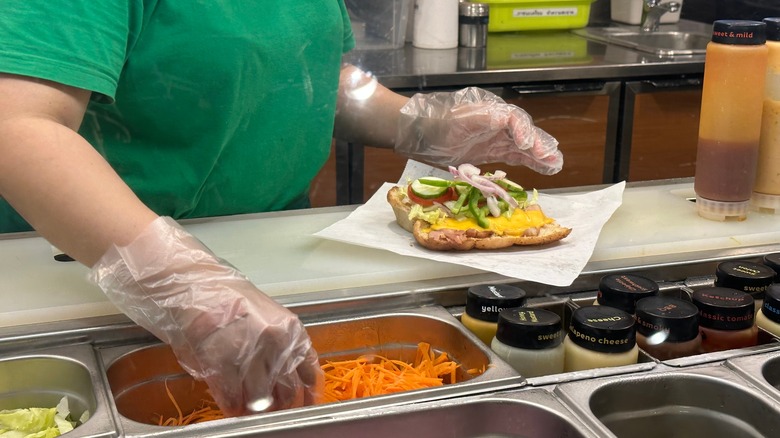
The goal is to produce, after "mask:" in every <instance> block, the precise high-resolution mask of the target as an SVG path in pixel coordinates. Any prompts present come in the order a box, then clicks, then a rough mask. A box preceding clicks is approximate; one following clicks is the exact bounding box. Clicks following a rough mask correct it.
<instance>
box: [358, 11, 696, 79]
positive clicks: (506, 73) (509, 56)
mask: <svg viewBox="0 0 780 438" xmlns="http://www.w3.org/2000/svg"><path fill="white" fill-rule="evenodd" d="M634 27H636V26H634ZM661 30H688V31H696V32H701V33H709V32H710V25H707V24H704V23H697V22H693V21H687V20H681V21H680V22H679V23H677V24H665V25H662V26H661ZM345 60H346V61H348V62H350V63H352V64H355V65H357V66H359V67H361V68H363V69H365V70H367V71H369V72H371V73H373V74H374V75H376V77H377V78H378V79H379V81H380V82H381V83H382V84H383V85H385V86H387V87H389V88H392V89H396V90H414V89H423V88H424V89H431V88H437V87H456V86H464V85H492V84H501V83H518V82H550V81H573V80H583V79H602V80H611V79H628V78H646V77H657V76H667V75H685V74H700V73H702V72H703V71H704V55H691V56H675V57H662V56H655V55H652V54H648V53H643V52H639V51H636V50H632V49H627V48H623V47H619V46H615V45H608V44H603V43H600V42H595V41H590V40H587V39H585V38H584V37H581V36H579V35H576V34H575V33H573V32H572V31H568V30H561V31H549V32H548V31H540V32H515V33H491V34H489V36H488V42H487V47H485V48H484V49H470V48H463V47H460V48H456V49H447V50H430V49H418V48H415V47H413V46H412V45H411V44H410V43H407V44H406V45H405V46H404V47H403V48H400V49H395V50H354V51H352V52H350V53H349V54H347V55H346V58H345Z"/></svg>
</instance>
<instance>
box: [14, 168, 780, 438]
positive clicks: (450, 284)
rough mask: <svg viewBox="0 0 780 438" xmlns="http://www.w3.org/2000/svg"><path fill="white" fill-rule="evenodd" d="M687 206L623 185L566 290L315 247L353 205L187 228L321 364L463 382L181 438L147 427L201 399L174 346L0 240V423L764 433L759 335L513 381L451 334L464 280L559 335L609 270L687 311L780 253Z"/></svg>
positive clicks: (477, 347) (769, 344)
mask: <svg viewBox="0 0 780 438" xmlns="http://www.w3.org/2000/svg"><path fill="white" fill-rule="evenodd" d="M591 190H593V187H580V188H571V189H566V190H560V191H558V193H577V192H587V191H591ZM692 195H693V192H692V181H690V180H669V181H657V182H653V183H637V184H628V185H627V187H626V189H625V191H624V196H623V203H622V205H621V206H620V207H619V208H618V210H617V211H616V212H615V214H614V215H613V216H612V218H611V219H610V220H609V222H607V224H606V226H605V227H604V229H603V231H602V233H601V235H600V236H599V240H598V242H597V244H596V248H595V250H594V252H593V255H592V257H591V259H590V261H589V262H588V264H587V265H586V267H585V269H584V270H583V272H582V275H581V276H580V277H579V278H578V279H577V280H575V281H574V283H573V284H571V285H570V286H566V287H550V286H547V285H544V284H541V283H530V282H522V281H520V282H518V281H517V280H514V279H511V278H505V277H502V276H499V275H496V274H492V273H489V272H483V271H477V270H470V269H464V268H463V267H459V266H454V265H449V264H443V263H435V262H431V261H428V260H425V259H422V258H408V257H401V256H397V255H395V254H394V253H390V252H387V251H383V250H379V249H371V248H363V247H356V246H353V245H348V244H343V243H339V242H335V241H329V240H324V239H321V238H317V237H314V236H312V234H313V233H315V232H317V231H319V230H321V229H322V228H324V227H326V226H327V225H329V224H331V223H333V222H335V221H338V220H340V219H342V218H344V217H346V216H347V215H349V213H350V212H351V211H352V210H353V209H354V208H355V207H354V206H352V207H336V208H325V209H312V210H304V211H297V212H281V213H268V214H257V215H245V216H235V217H227V218H212V219H207V220H198V221H190V222H187V223H186V227H187V228H188V229H190V230H191V231H192V232H193V233H194V234H195V235H197V236H198V237H200V238H201V239H202V240H203V241H204V242H206V243H207V244H208V245H209V246H211V247H212V249H214V250H215V252H216V253H217V254H218V255H220V256H222V257H224V258H226V259H227V260H229V261H231V262H233V263H234V264H235V265H236V266H238V267H239V268H240V269H241V270H243V271H244V272H246V273H247V274H248V275H249V277H250V278H251V279H252V280H253V281H255V282H256V283H257V284H258V285H259V286H260V287H261V289H263V290H265V291H267V292H268V293H269V294H270V295H272V296H274V297H275V298H276V299H277V300H278V301H280V302H282V303H283V304H285V305H286V306H288V307H290V308H291V309H292V310H294V311H295V312H296V313H298V314H299V315H300V316H301V319H302V321H303V322H304V324H305V325H306V326H307V329H308V330H309V333H310V334H311V336H312V340H313V343H314V345H315V348H316V349H317V351H318V352H319V353H320V355H321V357H322V358H324V359H327V358H341V357H347V356H354V355H356V354H360V353H371V354H382V355H390V354H394V355H400V356H401V357H409V355H410V354H411V352H412V351H413V350H414V348H415V347H416V345H417V344H418V343H419V342H427V343H430V345H431V346H432V347H433V348H434V349H436V350H437V351H441V352H446V353H448V355H449V356H450V357H451V358H452V359H453V360H455V361H457V362H458V363H459V364H460V365H461V366H462V370H469V371H468V372H466V373H461V374H460V375H459V376H458V379H457V381H456V382H454V383H448V384H445V385H444V386H440V387H436V388H430V389H422V390H416V391H406V392H401V393H396V394H391V395H383V396H374V397H368V398H363V399H355V400H350V401H346V402H338V403H327V404H321V405H316V406H310V407H305V408H298V409H291V410H286V411H279V412H273V413H264V414H257V415H250V416H245V417H241V418H229V419H223V420H215V421H210V422H205V423H200V424H194V425H189V426H183V427H164V426H157V425H155V424H153V423H154V418H155V417H156V416H157V415H163V416H165V415H175V410H173V407H172V405H170V404H167V403H165V402H166V398H165V392H164V389H163V388H164V387H165V386H166V385H167V386H168V387H169V389H170V390H171V391H173V392H175V393H176V394H177V396H176V398H177V400H179V403H181V405H182V408H183V409H185V410H186V409H191V408H192V405H191V403H194V402H196V401H198V399H200V398H202V395H203V394H204V392H203V390H204V388H203V386H202V385H200V386H198V383H197V382H195V381H194V380H192V379H191V378H190V377H189V376H187V375H186V373H184V372H183V371H182V370H181V369H180V368H179V367H178V365H177V364H176V361H175V360H174V359H173V356H172V354H171V352H170V350H169V349H168V348H167V347H166V346H165V345H163V344H160V343H159V341H157V340H156V339H154V338H153V337H152V336H151V335H150V334H149V333H147V332H146V331H145V330H143V329H141V328H139V327H137V326H135V325H134V324H133V323H132V322H130V321H129V320H127V318H125V317H124V316H123V315H119V314H117V312H116V310H115V309H113V308H112V307H111V305H110V304H109V303H107V302H106V301H105V298H103V297H102V295H101V294H100V292H99V291H97V290H95V288H94V287H93V286H91V285H89V284H88V283H87V282H86V280H85V277H84V276H85V274H86V269H85V268H83V267H81V266H79V265H77V264H74V263H72V262H58V261H55V260H54V257H53V255H52V248H51V247H50V246H49V245H48V244H47V243H46V242H45V241H44V240H43V239H41V238H39V237H37V236H35V235H33V234H21V235H16V236H7V237H6V238H3V239H0V278H2V284H3V286H2V287H3V297H7V298H8V299H6V300H4V302H3V304H2V305H0V321H2V322H3V323H4V324H3V325H4V327H0V409H7V408H11V407H12V406H13V405H14V404H17V405H18V404H19V403H27V402H28V401H29V400H35V401H39V402H40V401H41V400H43V401H46V402H48V403H56V398H57V397H59V396H62V395H66V396H68V397H69V398H70V399H72V407H71V409H72V411H73V412H74V413H75V414H80V413H81V412H82V411H85V410H88V411H89V412H90V415H91V419H90V420H88V421H87V422H86V423H84V424H83V425H81V426H78V427H77V428H76V429H75V430H74V431H73V432H71V433H70V435H68V436H74V437H77V436H86V437H113V436H128V437H142V436H143V437H145V436H169V437H178V436H182V437H183V436H188V437H189V436H207V435H208V436H214V435H219V436H225V437H229V436H258V437H262V436H274V437H308V436H315V435H317V436H328V437H330V436H334V437H335V436H359V435H361V434H362V433H364V432H365V430H367V429H370V430H371V434H372V435H376V436H388V437H389V436H398V435H400V434H410V435H418V434H422V433H424V434H426V435H429V436H454V437H486V436H533V437H542V436H570V437H604V436H632V437H634V436H649V435H647V433H648V432H649V431H653V433H655V432H658V431H659V430H662V428H664V427H666V426H667V425H673V426H674V427H678V428H679V427H681V428H683V429H682V430H686V431H691V430H692V429H690V428H694V429H695V430H697V431H700V430H706V431H708V433H710V435H709V436H713V437H723V436H774V435H775V434H776V433H777V431H778V430H780V429H778V428H780V390H778V389H777V388H780V380H778V378H777V377H778V376H780V371H779V370H780V342H778V339H776V338H775V337H774V336H772V335H771V334H769V333H768V332H763V331H761V332H760V336H759V344H758V345H756V346H755V347H749V348H742V349H734V350H727V351H721V352H714V353H706V354H697V355H693V356H689V357H686V358H681V359H675V360H669V361H661V360H658V359H656V358H654V357H653V356H651V355H648V354H646V353H644V352H640V358H639V361H638V362H637V363H636V364H633V365H627V366H620V367H612V368H599V369H594V370H588V371H576V372H565V373H560V374H553V375H548V376H540V377H532V378H526V377H524V376H522V375H521V374H519V373H518V372H517V371H515V370H513V369H512V368H511V367H509V366H508V365H507V364H506V363H505V362H503V361H502V360H501V359H500V358H499V357H497V356H496V354H495V353H493V352H492V350H490V348H489V347H488V346H487V345H485V344H483V343H482V342H481V341H480V340H479V339H478V338H477V337H476V336H475V335H474V334H473V333H471V332H470V331H468V330H467V329H466V328H465V326H464V325H463V324H461V323H460V321H459V317H460V315H461V314H462V312H463V306H464V303H465V290H466V288H468V287H469V286H471V285H475V284H485V283H512V284H517V285H520V286H521V287H523V288H524V289H525V290H526V291H528V292H529V296H530V298H529V300H528V303H527V305H529V306H531V307H537V308H544V309H546V310H550V311H553V312H555V313H557V314H558V315H560V316H561V319H562V320H563V321H564V325H565V326H566V324H565V321H567V319H568V318H569V317H570V316H571V314H572V312H573V311H574V310H575V309H576V308H577V307H579V306H582V305H586V304H589V303H592V302H593V300H594V298H595V296H596V287H597V284H598V280H599V278H600V277H601V276H603V275H605V274H606V273H616V272H621V273H626V272H631V273H641V274H642V275H645V276H648V277H650V278H653V279H655V280H656V281H658V282H659V285H660V290H661V292H660V293H662V294H665V295H670V296H675V297H686V296H689V294H690V293H691V292H692V291H693V290H696V289H697V288H701V287H707V286H711V285H712V284H713V282H714V271H715V267H716V265H717V264H718V263H719V262H720V261H723V260H729V259H738V260H750V261H758V260H760V258H761V257H763V255H765V254H769V253H775V252H780V228H779V227H777V217H776V216H772V215H767V214H752V215H750V216H749V218H748V220H746V221H744V222H725V223H720V222H712V221H707V220H705V219H702V218H699V217H698V216H697V215H696V213H695V208H694V204H693V203H692V202H691V200H690V198H691V197H692ZM594 208H598V206H594ZM392 220H393V219H392V212H391V211H390V209H389V207H388V222H392ZM574 226H576V225H574ZM474 370H476V371H474ZM188 403H190V404H188ZM166 409H167V411H166ZM651 423H652V424H653V427H654V428H649V427H648V424H651ZM659 428H661V429H659ZM663 432H664V433H667V431H666V430H663ZM659 433H660V432H659ZM669 433H671V432H669Z"/></svg>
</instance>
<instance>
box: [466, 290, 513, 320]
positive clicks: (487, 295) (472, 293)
mask: <svg viewBox="0 0 780 438" xmlns="http://www.w3.org/2000/svg"><path fill="white" fill-rule="evenodd" d="M523 304H525V291H524V290H522V289H520V288H519V287H515V286H510V285H508V284H480V285H477V286H471V287H470V288H469V289H468V291H467V292H466V313H467V314H468V315H469V316H470V317H472V318H475V319H478V320H480V321H488V322H496V321H498V314H499V312H501V311H502V310H504V309H509V308H512V307H520V306H522V305H523Z"/></svg>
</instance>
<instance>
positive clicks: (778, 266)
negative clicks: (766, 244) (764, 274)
mask: <svg viewBox="0 0 780 438" xmlns="http://www.w3.org/2000/svg"><path fill="white" fill-rule="evenodd" d="M764 264H765V265H766V266H768V267H769V268H771V269H772V270H773V271H775V283H780V252H776V253H772V254H767V255H765V256H764Z"/></svg>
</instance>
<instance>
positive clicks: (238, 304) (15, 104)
mask: <svg viewBox="0 0 780 438" xmlns="http://www.w3.org/2000/svg"><path fill="white" fill-rule="evenodd" d="M89 96H90V93H89V92H87V91H84V90H80V89H76V88H72V87H67V86H64V85H60V84H56V83H52V82H47V81H41V80H36V79H32V78H26V77H19V76H9V75H0V196H3V197H4V198H6V200H7V201H8V202H9V203H10V204H11V205H12V206H13V207H14V208H15V209H17V211H19V213H20V214H21V215H22V216H23V217H24V218H25V219H27V220H28V221H29V222H30V224H31V225H32V226H33V227H34V228H35V229H36V230H37V231H38V232H39V233H40V234H41V235H42V236H43V237H45V238H46V239H47V240H49V242H51V243H52V244H54V245H56V246H57V247H58V248H59V249H61V250H63V251H65V252H66V253H68V254H69V255H71V256H72V257H74V258H75V259H76V260H78V261H80V262H82V263H84V264H85V265H87V266H91V267H92V270H91V273H90V278H91V279H92V280H93V281H94V282H95V283H96V284H98V285H99V286H100V288H101V289H102V290H103V292H104V293H105V294H106V296H107V297H108V298H109V299H110V300H111V302H112V303H113V304H114V305H116V307H117V308H118V309H119V310H121V311H122V312H124V313H125V314H127V315H128V316H129V317H130V318H131V319H133V321H135V322H136V323H137V324H139V325H140V326H142V327H143V328H145V329H147V330H149V331H150V332H151V333H153V334H154V335H155V336H157V337H158V338H159V339H160V340H162V341H164V342H166V343H167V344H169V345H170V346H171V348H172V349H173V351H174V353H175V355H176V358H177V359H178V360H179V363H180V364H181V365H182V366H183V367H184V368H185V369H186V370H187V371H188V372H189V373H190V374H192V375H193V376H194V377H196V378H198V379H202V380H205V381H206V383H207V384H208V385H209V389H210V390H211V394H212V396H213V397H214V399H215V400H216V402H217V403H218V404H219V406H220V408H222V410H223V412H225V414H226V415H229V416H230V415H240V414H244V413H248V412H254V411H258V410H266V409H283V408H286V407H293V406H302V405H304V404H312V403H313V402H314V401H315V399H316V398H317V396H318V392H319V391H320V390H321V387H322V370H321V369H320V367H319V362H318V358H317V354H316V352H315V351H314V350H313V349H312V344H311V340H310V339H309V337H308V334H307V333H306V330H305V328H304V326H303V324H302V323H301V322H300V320H299V319H298V317H297V316H296V315H295V314H294V313H292V312H291V311H289V310H288V309H285V308H284V307H282V306H281V305H279V304H278V303H276V302H275V301H274V300H273V299H271V298H270V297H268V296H267V295H265V294H263V293H262V292H261V291H260V290H258V289H257V287H256V286H255V285H254V284H253V283H252V282H251V281H250V280H249V279H248V278H246V276H244V275H243V274H241V273H240V272H239V271H238V270H236V269H235V268H234V267H232V266H230V265H229V264H228V263H226V262H224V261H223V260H221V259H220V258H219V257H217V256H216V255H215V254H213V253H212V252H211V251H210V250H209V249H208V248H207V247H206V246H205V245H203V244H202V243H201V242H200V241H198V239H196V238H195V237H194V236H192V235H191V234H189V233H188V232H187V231H186V230H184V229H183V228H182V227H181V226H179V225H178V224H177V223H176V222H174V221H173V220H172V219H170V218H162V217H158V216H157V215H156V214H155V213H153V212H152V211H151V210H150V209H148V208H147V207H146V206H145V205H144V204H143V203H142V202H141V201H140V200H139V199H138V198H137V197H136V196H135V194H134V193H133V192H132V190H131V189H130V188H129V187H128V186H127V185H125V184H124V182H123V181H122V179H121V178H120V177H119V176H118V175H117V174H116V173H115V172H114V171H113V169H112V168H111V166H110V165H109V164H108V163H107V162H106V161H105V160H104V159H103V157H102V156H101V155H100V154H98V153H97V152H96V151H95V149H94V148H93V147H92V146H91V145H90V144H89V143H88V142H87V141H85V139H84V138H82V137H81V136H80V135H79V134H78V132H77V129H78V127H79V125H80V124H81V121H82V119H83V117H84V114H85V111H86V106H87V102H88V100H89ZM182 159H187V157H182Z"/></svg>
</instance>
